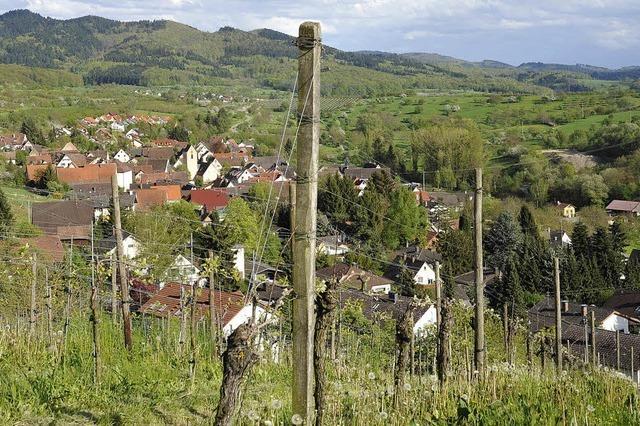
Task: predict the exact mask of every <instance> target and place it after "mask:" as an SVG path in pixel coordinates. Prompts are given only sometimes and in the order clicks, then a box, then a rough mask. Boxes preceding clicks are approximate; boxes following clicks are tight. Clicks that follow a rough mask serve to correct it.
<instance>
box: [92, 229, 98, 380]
mask: <svg viewBox="0 0 640 426" xmlns="http://www.w3.org/2000/svg"><path fill="white" fill-rule="evenodd" d="M90 305H91V331H92V335H93V384H94V385H96V386H97V385H99V384H100V336H99V331H98V325H99V317H98V285H97V283H96V272H95V256H94V241H93V224H91V304H90Z"/></svg>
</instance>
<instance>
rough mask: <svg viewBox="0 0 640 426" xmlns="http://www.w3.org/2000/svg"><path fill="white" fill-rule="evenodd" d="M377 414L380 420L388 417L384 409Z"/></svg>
mask: <svg viewBox="0 0 640 426" xmlns="http://www.w3.org/2000/svg"><path fill="white" fill-rule="evenodd" d="M379 416H380V418H381V419H382V420H385V419H386V418H387V417H389V415H388V414H387V412H386V411H380V414H379Z"/></svg>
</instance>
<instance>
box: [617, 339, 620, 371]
mask: <svg viewBox="0 0 640 426" xmlns="http://www.w3.org/2000/svg"><path fill="white" fill-rule="evenodd" d="M616 370H618V371H620V330H616Z"/></svg>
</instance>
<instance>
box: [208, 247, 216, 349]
mask: <svg viewBox="0 0 640 426" xmlns="http://www.w3.org/2000/svg"><path fill="white" fill-rule="evenodd" d="M213 263H214V260H213V252H212V251H211V250H209V328H210V329H211V330H210V333H211V334H210V338H211V360H212V361H214V360H215V359H216V358H218V341H217V338H218V337H217V336H218V330H217V325H216V324H217V323H216V310H215V298H214V297H215V293H214V292H213V289H214V287H215V284H214V280H215V271H214V265H213Z"/></svg>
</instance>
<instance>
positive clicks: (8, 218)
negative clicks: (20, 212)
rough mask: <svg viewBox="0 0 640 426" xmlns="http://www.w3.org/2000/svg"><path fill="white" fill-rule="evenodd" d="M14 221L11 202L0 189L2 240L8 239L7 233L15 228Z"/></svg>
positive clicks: (0, 237)
mask: <svg viewBox="0 0 640 426" xmlns="http://www.w3.org/2000/svg"><path fill="white" fill-rule="evenodd" d="M13 221H14V217H13V213H12V212H11V206H10V205H9V201H8V200H7V197H6V196H5V194H4V192H3V191H2V189H0V239H3V238H6V236H7V232H9V231H10V230H11V227H12V226H13Z"/></svg>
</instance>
